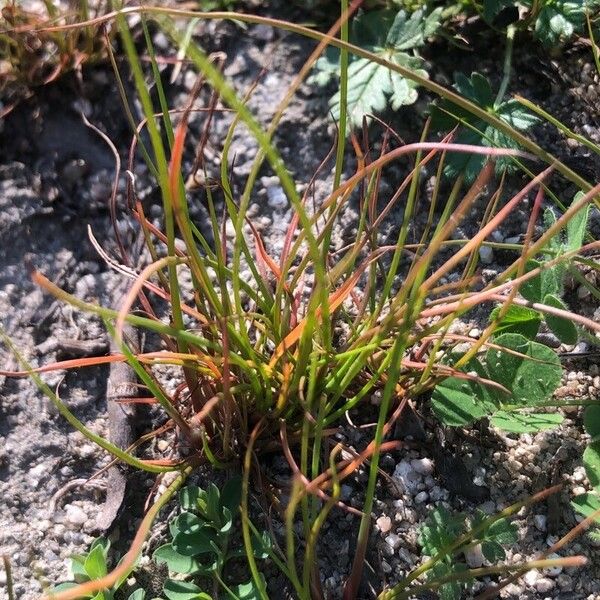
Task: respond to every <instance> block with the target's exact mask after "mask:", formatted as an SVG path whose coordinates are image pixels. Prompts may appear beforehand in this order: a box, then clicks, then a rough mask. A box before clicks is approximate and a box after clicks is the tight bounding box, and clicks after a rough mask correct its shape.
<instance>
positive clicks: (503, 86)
mask: <svg viewBox="0 0 600 600" xmlns="http://www.w3.org/2000/svg"><path fill="white" fill-rule="evenodd" d="M515 32H516V27H515V26H514V25H509V26H508V28H507V30H506V50H505V51H504V67H503V73H504V74H503V76H502V82H501V83H500V88H499V89H498V94H497V96H496V100H494V106H495V107H497V106H499V105H500V104H501V103H502V100H503V98H504V96H505V94H506V90H507V89H508V84H509V82H510V72H511V70H512V55H513V46H514V41H515Z"/></svg>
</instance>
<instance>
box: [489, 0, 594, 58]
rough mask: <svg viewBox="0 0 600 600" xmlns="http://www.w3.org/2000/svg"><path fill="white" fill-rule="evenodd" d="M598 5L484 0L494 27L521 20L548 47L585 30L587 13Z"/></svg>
mask: <svg viewBox="0 0 600 600" xmlns="http://www.w3.org/2000/svg"><path fill="white" fill-rule="evenodd" d="M598 7H600V2H598V0H518V1H517V0H484V2H483V18H484V19H485V20H486V21H487V22H488V23H489V24H491V25H493V26H498V24H502V25H507V24H513V23H517V26H518V27H519V29H525V30H530V31H533V34H534V36H535V37H536V39H538V40H539V41H540V42H542V44H544V46H546V47H552V46H557V45H559V44H561V43H564V42H566V41H568V40H569V39H571V38H572V37H573V35H574V34H575V33H577V32H581V31H583V30H584V27H585V22H586V20H585V19H586V12H590V13H591V12H592V11H593V10H596V9H597V8H598ZM519 8H521V10H519ZM502 15H505V17H504V18H503V17H502Z"/></svg>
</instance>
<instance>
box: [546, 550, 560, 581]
mask: <svg viewBox="0 0 600 600" xmlns="http://www.w3.org/2000/svg"><path fill="white" fill-rule="evenodd" d="M548 558H550V559H555V558H561V557H560V555H558V554H556V553H552V554H549V555H548ZM562 570H563V568H562V567H559V566H556V567H550V568H549V569H544V573H545V574H546V575H548V577H558V576H559V575H560V574H561V573H562Z"/></svg>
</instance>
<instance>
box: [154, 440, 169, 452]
mask: <svg viewBox="0 0 600 600" xmlns="http://www.w3.org/2000/svg"><path fill="white" fill-rule="evenodd" d="M156 446H157V448H158V449H159V450H160V451H161V452H165V451H166V450H167V449H168V448H169V442H168V441H167V440H158V443H157V444H156Z"/></svg>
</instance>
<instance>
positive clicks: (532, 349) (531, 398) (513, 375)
mask: <svg viewBox="0 0 600 600" xmlns="http://www.w3.org/2000/svg"><path fill="white" fill-rule="evenodd" d="M495 343H496V344H497V345H499V346H503V347H504V349H502V350H501V349H497V348H490V349H489V350H488V352H487V355H486V366H487V370H488V373H489V375H490V378H491V379H492V380H493V381H496V382H497V383H500V384H501V385H503V386H504V387H505V388H507V389H508V390H510V392H511V394H512V399H511V402H512V403H516V404H523V405H525V406H535V405H539V404H542V403H543V402H544V401H545V400H548V399H549V398H550V397H551V396H552V394H553V393H554V390H556V388H557V387H558V386H559V384H560V380H561V376H562V369H561V365H560V359H559V358H558V356H557V355H556V353H555V352H553V351H552V349H550V348H548V347H547V346H544V345H542V344H538V343H537V342H532V341H529V340H528V339H527V338H525V337H523V336H522V335H519V334H516V333H505V334H503V335H501V336H499V337H498V338H497V339H496V340H495ZM489 392H490V394H491V395H492V396H495V397H496V398H497V400H498V403H499V404H502V403H503V402H506V398H505V395H504V394H501V392H497V391H496V389H495V388H490V389H489Z"/></svg>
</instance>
